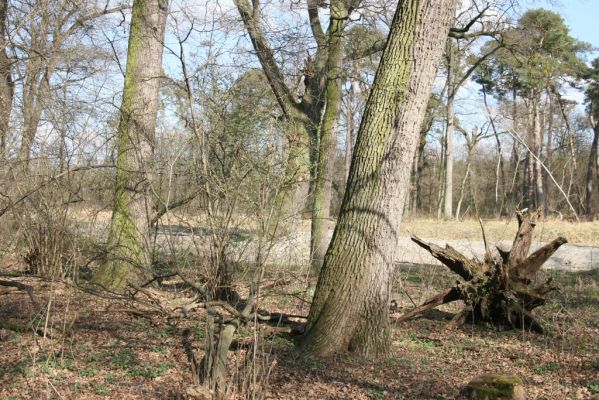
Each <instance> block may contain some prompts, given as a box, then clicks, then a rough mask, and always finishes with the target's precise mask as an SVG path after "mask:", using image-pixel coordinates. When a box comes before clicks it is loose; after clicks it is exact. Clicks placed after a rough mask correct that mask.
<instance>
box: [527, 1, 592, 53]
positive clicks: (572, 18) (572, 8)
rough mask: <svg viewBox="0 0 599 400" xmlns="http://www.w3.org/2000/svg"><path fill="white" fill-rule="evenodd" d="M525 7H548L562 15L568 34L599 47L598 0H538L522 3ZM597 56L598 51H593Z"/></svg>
mask: <svg viewBox="0 0 599 400" xmlns="http://www.w3.org/2000/svg"><path fill="white" fill-rule="evenodd" d="M522 5H523V6H524V7H525V8H539V7H543V8H548V9H550V10H553V11H555V12H557V13H559V14H561V15H562V17H564V20H565V21H566V25H568V27H569V28H570V34H571V35H572V36H573V37H575V38H577V39H579V40H582V41H585V42H588V43H590V44H591V45H593V47H595V48H597V49H599V21H598V17H599V0H564V1H559V2H558V1H551V2H548V1H538V0H534V1H533V0H528V1H525V2H523V3H522ZM594 55H595V56H599V52H595V54H594Z"/></svg>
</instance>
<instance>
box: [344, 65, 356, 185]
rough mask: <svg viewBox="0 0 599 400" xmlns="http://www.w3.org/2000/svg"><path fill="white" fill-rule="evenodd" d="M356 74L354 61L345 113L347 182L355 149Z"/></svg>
mask: <svg viewBox="0 0 599 400" xmlns="http://www.w3.org/2000/svg"><path fill="white" fill-rule="evenodd" d="M355 72H356V62H355V61H352V74H351V76H350V82H349V93H348V95H347V111H346V113H345V118H346V124H345V181H346V182H347V179H348V178H349V168H350V166H351V158H352V153H353V148H354V135H355V133H354V130H355V127H354V117H355V116H354V107H355V98H356V90H355V86H354V85H355V82H354V74H355Z"/></svg>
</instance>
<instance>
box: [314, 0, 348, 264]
mask: <svg viewBox="0 0 599 400" xmlns="http://www.w3.org/2000/svg"><path fill="white" fill-rule="evenodd" d="M330 11H331V18H330V25H329V35H328V60H327V67H326V71H327V86H326V108H325V111H324V115H323V119H322V122H321V124H320V133H319V139H320V140H319V149H318V163H317V168H316V176H315V178H314V184H313V185H314V193H313V206H312V226H311V242H310V244H311V245H310V250H311V251H310V254H311V261H312V269H313V270H314V271H319V270H320V268H321V267H322V263H323V261H324V256H325V253H326V250H327V247H328V244H329V242H328V230H329V222H330V218H329V216H330V215H329V214H330V205H331V185H332V178H333V164H334V160H335V147H336V143H337V141H336V138H337V126H338V118H339V109H340V105H341V79H342V72H343V71H342V69H341V61H342V54H341V51H342V48H343V32H344V29H345V25H346V23H347V19H348V17H349V14H348V9H347V8H346V6H345V4H344V2H343V0H334V1H331V8H330Z"/></svg>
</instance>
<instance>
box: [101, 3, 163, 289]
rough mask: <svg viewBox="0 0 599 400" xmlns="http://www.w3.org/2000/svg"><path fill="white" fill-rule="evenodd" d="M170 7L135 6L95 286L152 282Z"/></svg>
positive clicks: (119, 285) (119, 287)
mask: <svg viewBox="0 0 599 400" xmlns="http://www.w3.org/2000/svg"><path fill="white" fill-rule="evenodd" d="M167 11H168V3H167V2H166V1H164V0H151V1H143V0H136V1H135V2H134V3H133V9H132V15H131V29H130V32H129V46H128V50H127V69H126V72H125V85H124V89H123V99H122V105H121V116H120V122H119V127H118V131H117V160H116V186H115V193H114V206H113V207H114V208H113V213H112V220H111V223H110V233H109V237H108V249H107V255H106V260H105V263H104V265H103V267H102V268H101V269H100V270H99V271H98V272H97V274H96V276H95V281H96V282H97V283H98V284H100V285H102V286H104V287H109V288H112V289H121V290H122V289H123V288H124V287H125V286H126V285H127V284H133V285H139V284H141V283H142V282H144V281H146V280H148V279H149V278H151V276H152V270H151V261H152V243H151V241H150V221H151V218H152V216H151V214H152V212H153V208H154V206H153V200H152V199H153V197H154V195H153V193H152V191H151V181H152V168H153V160H152V157H153V147H154V134H155V129H156V113H157V111H158V89H159V87H160V77H161V72H162V53H163V41H164V30H165V23H166V15H167Z"/></svg>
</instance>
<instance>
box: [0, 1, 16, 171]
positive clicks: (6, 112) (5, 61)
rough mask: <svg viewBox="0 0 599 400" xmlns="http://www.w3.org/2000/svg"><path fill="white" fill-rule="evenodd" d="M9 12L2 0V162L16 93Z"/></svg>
mask: <svg viewBox="0 0 599 400" xmlns="http://www.w3.org/2000/svg"><path fill="white" fill-rule="evenodd" d="M7 14H8V0H0V162H2V161H4V158H5V157H6V142H7V140H8V126H9V120H10V111H11V109H12V99H13V94H14V85H13V81H12V73H11V72H12V68H11V60H10V58H9V57H8V54H7V50H8V43H7V42H8V40H7V35H8V32H7V23H8V21H7Z"/></svg>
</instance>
